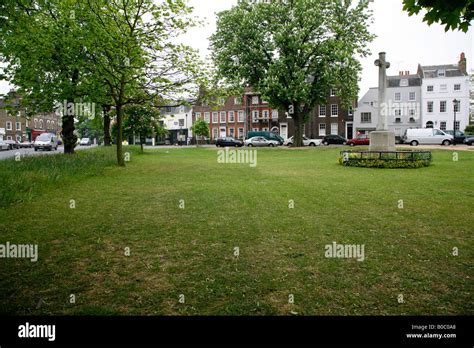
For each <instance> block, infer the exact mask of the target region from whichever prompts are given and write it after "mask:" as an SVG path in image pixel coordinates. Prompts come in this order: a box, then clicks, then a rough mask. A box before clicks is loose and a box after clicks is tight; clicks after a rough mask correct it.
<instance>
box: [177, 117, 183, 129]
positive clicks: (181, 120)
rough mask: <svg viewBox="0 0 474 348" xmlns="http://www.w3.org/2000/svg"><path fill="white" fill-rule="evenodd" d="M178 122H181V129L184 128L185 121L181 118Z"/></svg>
mask: <svg viewBox="0 0 474 348" xmlns="http://www.w3.org/2000/svg"><path fill="white" fill-rule="evenodd" d="M178 122H179V126H180V127H184V119H183V118H180V119H179V120H178Z"/></svg>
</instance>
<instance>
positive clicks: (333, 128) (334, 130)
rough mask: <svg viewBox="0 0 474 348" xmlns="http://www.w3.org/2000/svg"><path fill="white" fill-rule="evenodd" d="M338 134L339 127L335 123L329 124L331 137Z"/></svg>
mask: <svg viewBox="0 0 474 348" xmlns="http://www.w3.org/2000/svg"><path fill="white" fill-rule="evenodd" d="M338 132H339V125H338V124H337V123H331V135H337V133H338Z"/></svg>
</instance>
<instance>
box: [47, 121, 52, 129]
mask: <svg viewBox="0 0 474 348" xmlns="http://www.w3.org/2000/svg"><path fill="white" fill-rule="evenodd" d="M46 129H51V122H50V121H49V120H47V121H46Z"/></svg>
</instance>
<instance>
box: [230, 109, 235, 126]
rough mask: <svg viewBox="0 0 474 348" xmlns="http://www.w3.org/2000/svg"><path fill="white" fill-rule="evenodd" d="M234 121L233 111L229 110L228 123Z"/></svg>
mask: <svg viewBox="0 0 474 348" xmlns="http://www.w3.org/2000/svg"><path fill="white" fill-rule="evenodd" d="M234 122H235V113H234V112H233V111H229V123H234Z"/></svg>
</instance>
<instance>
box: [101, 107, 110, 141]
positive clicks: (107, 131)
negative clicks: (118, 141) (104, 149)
mask: <svg viewBox="0 0 474 348" xmlns="http://www.w3.org/2000/svg"><path fill="white" fill-rule="evenodd" d="M110 109H111V107H110V105H103V107H102V110H103V111H104V146H111V145H112V138H111V136H110V115H109V112H110Z"/></svg>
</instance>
